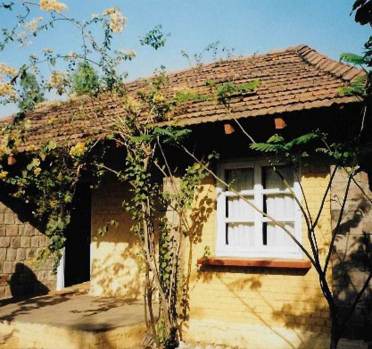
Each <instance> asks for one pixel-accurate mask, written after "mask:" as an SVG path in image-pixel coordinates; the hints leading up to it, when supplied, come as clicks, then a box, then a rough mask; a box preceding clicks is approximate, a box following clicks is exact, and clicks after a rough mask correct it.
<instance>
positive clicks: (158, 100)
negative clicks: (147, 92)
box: [153, 93, 165, 103]
mask: <svg viewBox="0 0 372 349" xmlns="http://www.w3.org/2000/svg"><path fill="white" fill-rule="evenodd" d="M153 101H154V102H155V103H163V102H164V101H165V97H164V96H163V95H162V94H160V93H156V94H155V95H154V97H153Z"/></svg>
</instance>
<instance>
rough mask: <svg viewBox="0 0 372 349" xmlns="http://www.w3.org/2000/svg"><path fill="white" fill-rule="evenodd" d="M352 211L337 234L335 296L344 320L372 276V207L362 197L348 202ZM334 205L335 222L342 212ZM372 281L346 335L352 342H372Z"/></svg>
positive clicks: (334, 273)
mask: <svg viewBox="0 0 372 349" xmlns="http://www.w3.org/2000/svg"><path fill="white" fill-rule="evenodd" d="M348 201H349V202H348V206H349V207H348V211H347V214H346V215H345V220H344V221H343V222H342V223H341V225H340V227H339V229H338V231H334V233H336V234H337V237H336V244H335V245H336V246H335V251H334V256H333V277H334V293H335V297H336V301H337V305H338V307H339V312H340V316H339V319H340V321H345V318H346V317H348V313H349V312H350V308H351V305H352V304H353V302H354V300H355V298H356V296H357V295H358V293H359V292H360V290H361V289H362V287H363V285H364V284H365V283H366V281H367V278H368V276H369V274H370V273H372V223H371V222H372V210H371V208H372V205H371V203H370V202H368V201H367V200H366V198H365V197H363V195H362V194H359V195H355V194H354V195H353V193H352V192H351V198H350V199H348ZM335 206H336V205H334V209H333V211H332V214H333V220H335V219H336V217H337V218H338V216H339V209H338V207H337V206H336V208H335ZM371 328H372V280H371V281H370V282H369V286H367V288H366V290H365V291H364V293H363V295H362V297H361V300H360V302H359V303H358V305H357V307H356V309H355V311H354V313H353V316H352V317H351V318H350V319H349V320H348V322H347V326H346V330H345V334H344V336H345V337H346V338H349V339H362V340H365V341H371V340H372V333H371Z"/></svg>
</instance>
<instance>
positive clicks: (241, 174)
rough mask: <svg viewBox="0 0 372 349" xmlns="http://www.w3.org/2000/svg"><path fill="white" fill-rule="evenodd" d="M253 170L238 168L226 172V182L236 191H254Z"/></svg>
mask: <svg viewBox="0 0 372 349" xmlns="http://www.w3.org/2000/svg"><path fill="white" fill-rule="evenodd" d="M253 173H254V172H253V168H237V169H231V170H226V172H225V178H226V182H227V183H228V184H230V186H231V188H232V189H233V190H235V191H241V190H252V189H253Z"/></svg>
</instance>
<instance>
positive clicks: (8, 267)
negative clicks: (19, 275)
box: [3, 262, 15, 274]
mask: <svg viewBox="0 0 372 349" xmlns="http://www.w3.org/2000/svg"><path fill="white" fill-rule="evenodd" d="M14 269H15V264H14V263H13V262H4V264H3V273H4V274H12V273H13V272H14Z"/></svg>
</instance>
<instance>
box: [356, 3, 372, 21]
mask: <svg viewBox="0 0 372 349" xmlns="http://www.w3.org/2000/svg"><path fill="white" fill-rule="evenodd" d="M371 7H372V3H371V0H356V1H355V2H354V4H353V11H355V21H356V22H359V23H360V24H362V25H364V24H367V23H369V24H370V25H372V18H371V17H372V16H371Z"/></svg>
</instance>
